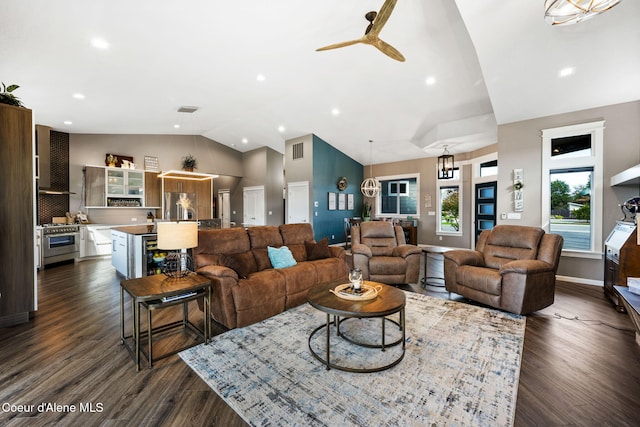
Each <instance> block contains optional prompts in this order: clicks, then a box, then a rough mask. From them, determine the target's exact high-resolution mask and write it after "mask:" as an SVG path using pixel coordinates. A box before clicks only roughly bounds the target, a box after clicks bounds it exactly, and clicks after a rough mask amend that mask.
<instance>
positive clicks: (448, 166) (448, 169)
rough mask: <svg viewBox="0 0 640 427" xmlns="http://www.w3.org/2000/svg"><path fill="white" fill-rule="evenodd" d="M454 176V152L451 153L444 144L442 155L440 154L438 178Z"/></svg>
mask: <svg viewBox="0 0 640 427" xmlns="http://www.w3.org/2000/svg"><path fill="white" fill-rule="evenodd" d="M452 178H453V154H449V150H447V146H446V145H445V146H444V151H443V153H442V156H438V179H452Z"/></svg>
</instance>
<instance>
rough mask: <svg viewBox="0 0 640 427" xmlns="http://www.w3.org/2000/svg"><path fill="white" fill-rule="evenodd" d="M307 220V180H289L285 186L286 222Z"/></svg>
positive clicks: (292, 222) (294, 222) (293, 222)
mask: <svg viewBox="0 0 640 427" xmlns="http://www.w3.org/2000/svg"><path fill="white" fill-rule="evenodd" d="M300 222H309V182H308V181H304V182H290V183H289V185H288V186H287V224H296V223H300Z"/></svg>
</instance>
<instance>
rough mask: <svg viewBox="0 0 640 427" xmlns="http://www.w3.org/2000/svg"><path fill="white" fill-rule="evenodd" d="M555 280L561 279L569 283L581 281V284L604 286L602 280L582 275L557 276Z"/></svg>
mask: <svg viewBox="0 0 640 427" xmlns="http://www.w3.org/2000/svg"><path fill="white" fill-rule="evenodd" d="M556 280H562V281H563V282H569V283H581V284H583V285H592V286H600V287H602V286H604V282H603V281H602V280H592V279H585V278H583V277H571V276H557V275H556Z"/></svg>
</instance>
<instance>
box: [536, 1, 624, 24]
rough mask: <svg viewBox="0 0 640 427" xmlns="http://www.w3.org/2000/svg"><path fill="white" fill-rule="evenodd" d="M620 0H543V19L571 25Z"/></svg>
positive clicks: (607, 8) (604, 10)
mask: <svg viewBox="0 0 640 427" xmlns="http://www.w3.org/2000/svg"><path fill="white" fill-rule="evenodd" d="M621 1H622V0H545V2H544V20H545V21H547V23H549V24H551V25H571V24H577V23H578V22H581V21H586V20H587V19H591V18H593V17H594V16H596V15H599V14H601V13H603V12H606V11H607V10H609V9H611V8H612V7H613V6H615V5H617V4H618V3H620V2H621Z"/></svg>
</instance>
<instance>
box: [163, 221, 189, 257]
mask: <svg viewBox="0 0 640 427" xmlns="http://www.w3.org/2000/svg"><path fill="white" fill-rule="evenodd" d="M157 228H158V249H165V250H169V251H175V250H179V249H187V248H195V247H196V246H198V223H196V222H193V221H183V222H159V223H158V224H157Z"/></svg>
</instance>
